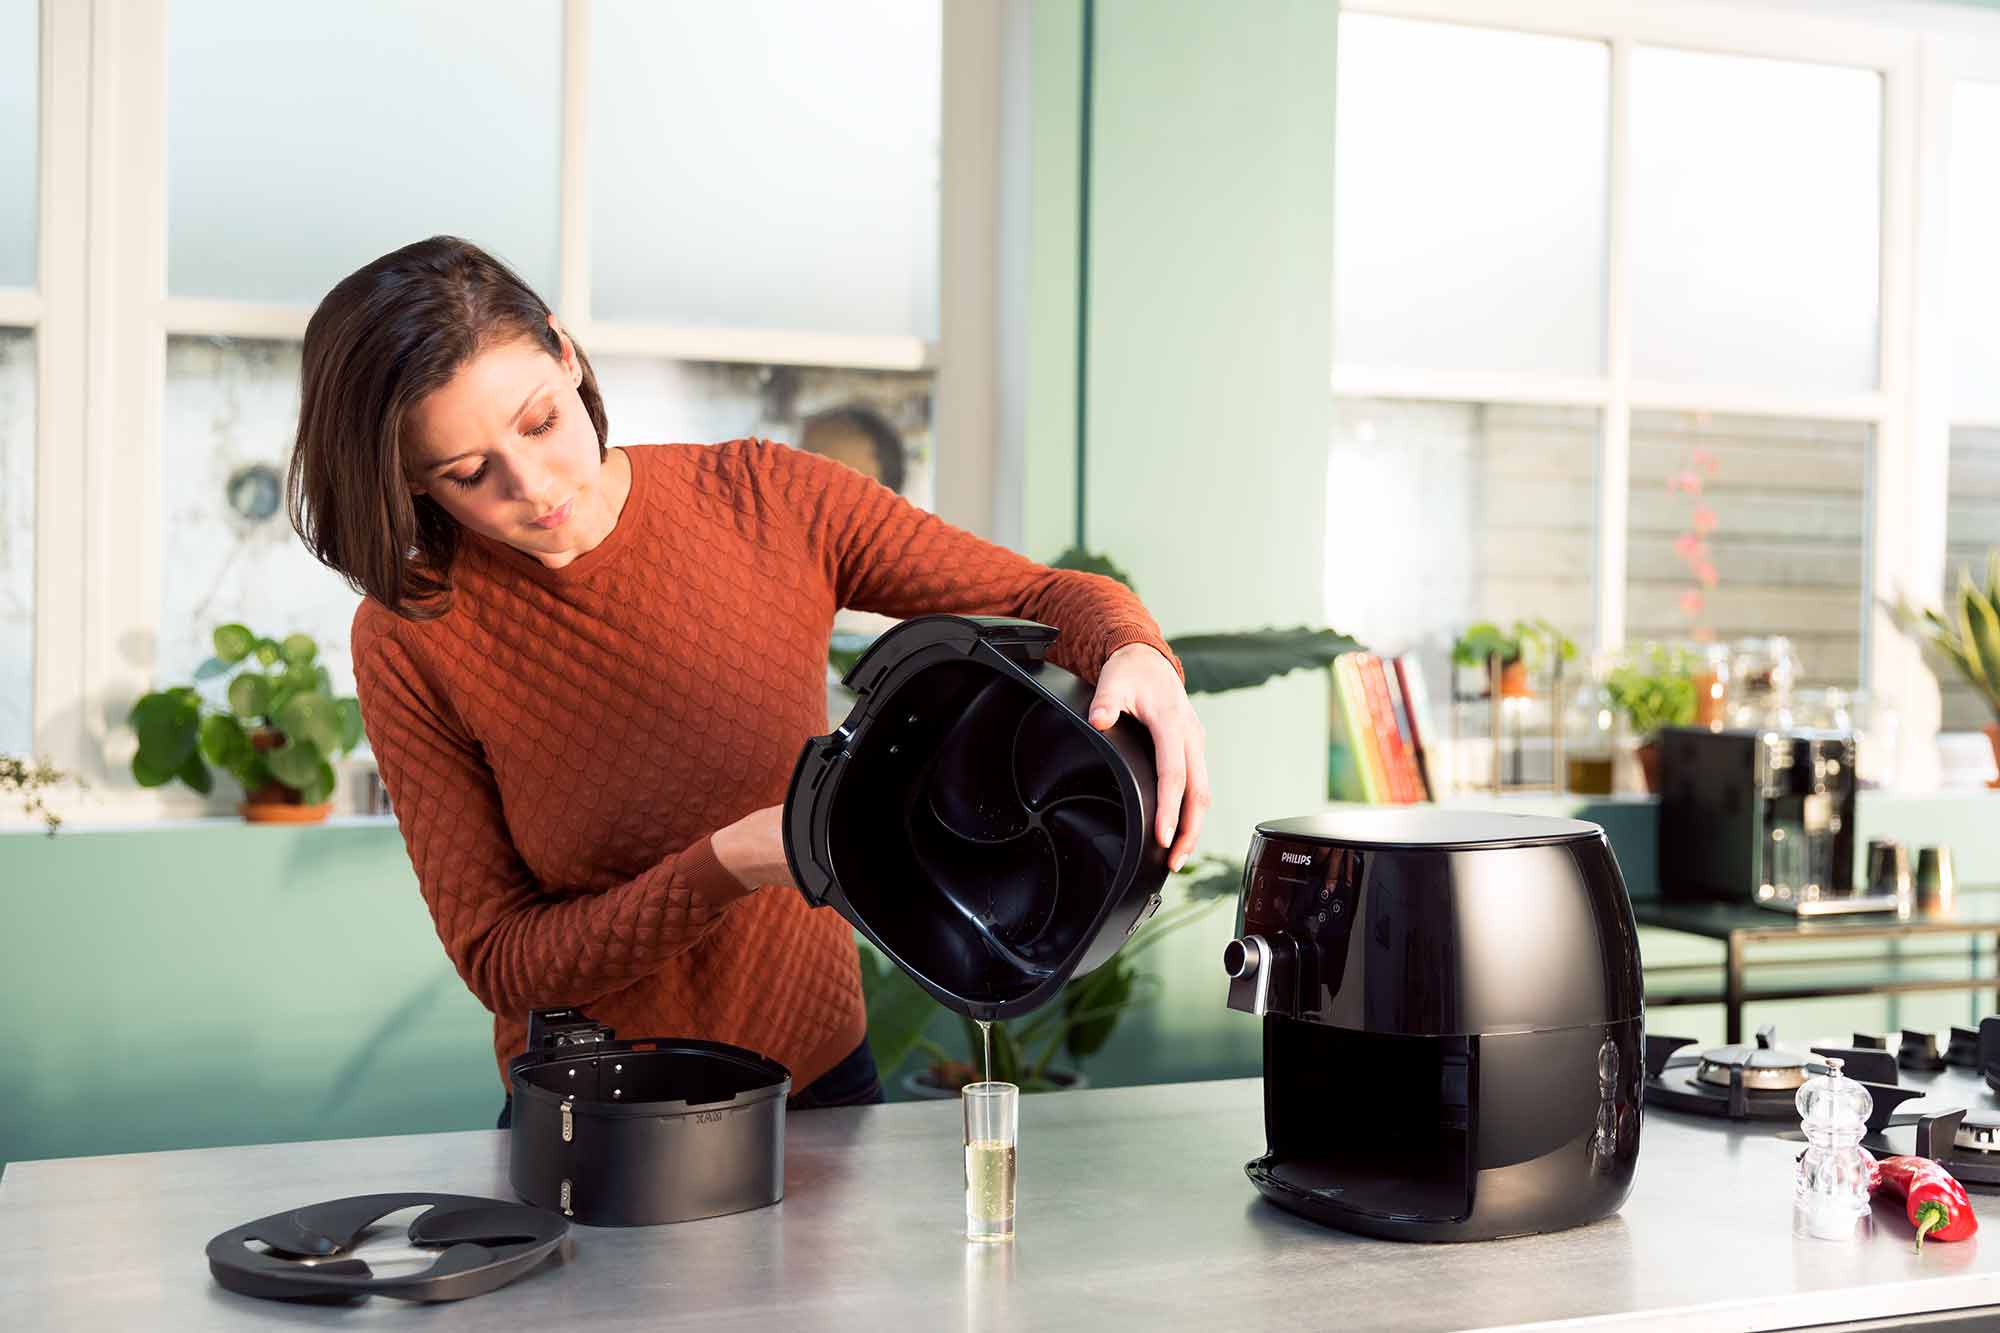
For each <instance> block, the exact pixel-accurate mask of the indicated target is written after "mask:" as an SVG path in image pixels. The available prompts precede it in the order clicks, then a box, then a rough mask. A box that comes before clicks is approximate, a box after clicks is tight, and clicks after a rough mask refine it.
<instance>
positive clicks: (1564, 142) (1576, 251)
mask: <svg viewBox="0 0 2000 1333" xmlns="http://www.w3.org/2000/svg"><path fill="white" fill-rule="evenodd" d="M1610 77H1611V74H1610V53H1609V49H1608V48H1607V47H1606V46H1604V45H1603V44H1602V43H1600V42H1584V41H1573V40H1568V39H1565V38H1558V37H1536V36H1529V35H1527V34H1524V33H1510V32H1498V31H1493V30H1490V29H1483V28H1469V27H1461V26H1457V25H1454V24H1446V23H1417V22H1410V21H1408V20H1403V19H1387V18H1377V17H1373V16H1369V15H1359V14H1349V15H1344V16H1343V17H1342V18H1341V20H1340V52H1339V70H1338V74H1337V88H1338V93H1337V96H1338V102H1339V105H1338V109H1337V112H1336V116H1335V121H1334V134H1335V147H1334V173H1335V174H1334V180H1335V184H1334V195H1333V201H1334V203H1333V207H1334V246H1333V266H1334V335H1333V350H1334V357H1335V359H1336V360H1337V361H1338V362H1340V363H1341V364H1343V365H1360V366H1392V367H1406V366H1418V367H1426V368H1430V369H1436V370H1540V371H1553V372H1565V373H1576V374H1592V373H1596V372H1598V371H1599V370H1601V369H1602V366H1603V362H1604V337H1603V324H1604V212H1605V194H1606V184H1605V171H1606V166H1605V163H1606V152H1607V148H1606V135H1607V126H1608V124H1609V119H1610V111H1609V98H1610V91H1609V89H1610ZM1469 219H1476V220H1477V225H1476V226H1468V220H1469Z"/></svg>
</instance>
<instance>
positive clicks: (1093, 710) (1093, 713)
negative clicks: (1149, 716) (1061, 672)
mask: <svg viewBox="0 0 2000 1333" xmlns="http://www.w3.org/2000/svg"><path fill="white" fill-rule="evenodd" d="M1130 712H1132V696H1131V694H1130V692H1128V691H1127V690H1125V689H1124V688H1123V687H1122V686H1120V685H1118V684H1116V683H1115V682H1109V681H1103V680H1100V681H1098V683H1097V693H1096V694H1094V695H1092V696H1091V698H1090V725H1091V726H1093V727H1096V728H1097V729H1098V730H1099V731H1109V730H1111V728H1112V727H1114V726H1116V725H1117V723H1118V715H1119V714H1120V713H1130ZM1134 716H1137V715H1136V714H1134Z"/></svg>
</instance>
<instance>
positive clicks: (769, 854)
mask: <svg viewBox="0 0 2000 1333" xmlns="http://www.w3.org/2000/svg"><path fill="white" fill-rule="evenodd" d="M708 841H709V845H710V846H711V847H713V848H714V849H715V859H716V860H718V861H720V862H722V868H723V869H724V870H727V871H728V872H729V873H730V874H732V875H734V876H736V878H737V880H738V882H740V883H741V884H742V885H743V887H744V888H746V889H755V888H759V887H761V886H763V885H765V884H790V883H791V882H792V868H791V865H790V864H789V863H788V862H786V860H785V807H784V806H782V805H771V806H766V807H765V808H764V809H762V810H758V811H756V812H755V813H753V814H748V815H745V816H743V818H741V819H739V820H737V821H736V822H735V823H734V824H731V825H729V827H727V828H721V829H717V830H716V831H715V832H714V833H712V834H710V835H709V839H708Z"/></svg>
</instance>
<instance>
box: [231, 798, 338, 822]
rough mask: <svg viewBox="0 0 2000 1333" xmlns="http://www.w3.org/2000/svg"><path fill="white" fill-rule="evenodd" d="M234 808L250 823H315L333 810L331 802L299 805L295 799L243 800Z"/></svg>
mask: <svg viewBox="0 0 2000 1333" xmlns="http://www.w3.org/2000/svg"><path fill="white" fill-rule="evenodd" d="M288 790H289V789H288ZM294 794H295V795H296V793H294ZM236 809H237V810H238V812H240V813H241V814H242V816H243V818H244V819H246V820H248V821H249V822H250V823H252V824H317V823H319V822H320V821H321V820H322V819H325V818H326V817H327V816H328V815H329V814H331V813H332V812H333V802H332V801H322V802H320V803H319V804H318V805H300V804H299V803H298V802H297V801H256V802H252V801H245V802H244V803H243V804H241V805H239V806H237V807H236Z"/></svg>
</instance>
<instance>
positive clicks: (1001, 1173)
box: [959, 1083, 1021, 1240]
mask: <svg viewBox="0 0 2000 1333" xmlns="http://www.w3.org/2000/svg"><path fill="white" fill-rule="evenodd" d="M959 1100H960V1104H961V1105H962V1106H963V1107H964V1110H965V1235H966V1238H967V1239H968V1240H1012V1239H1014V1148H1015V1146H1016V1144H1017V1143H1018V1142H1019V1139H1020V1119H1021V1090H1020V1089H1019V1088H1017V1087H1015V1086H1014V1085H1013V1084H1012V1083H968V1084H966V1085H965V1091H964V1092H963V1093H962V1094H960V1099H959Z"/></svg>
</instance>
